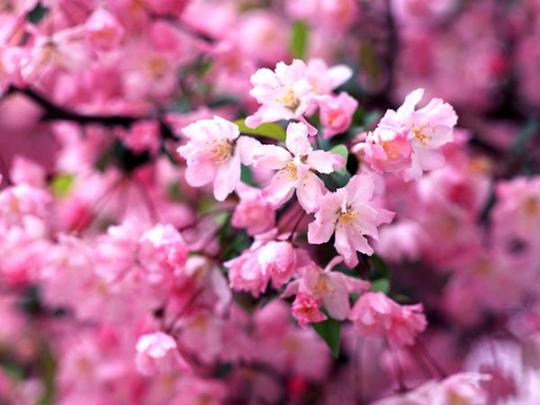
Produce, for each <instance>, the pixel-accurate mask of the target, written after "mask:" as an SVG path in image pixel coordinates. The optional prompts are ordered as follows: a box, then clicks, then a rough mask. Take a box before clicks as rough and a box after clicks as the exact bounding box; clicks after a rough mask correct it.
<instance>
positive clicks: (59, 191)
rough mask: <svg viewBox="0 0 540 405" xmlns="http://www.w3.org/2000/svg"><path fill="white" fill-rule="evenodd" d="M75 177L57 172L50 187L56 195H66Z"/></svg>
mask: <svg viewBox="0 0 540 405" xmlns="http://www.w3.org/2000/svg"><path fill="white" fill-rule="evenodd" d="M74 183H75V179H74V177H73V176H72V175H70V174H59V175H58V176H55V177H53V179H52V181H51V183H50V188H51V191H52V193H53V194H54V195H55V196H56V197H60V198H61V197H66V196H67V195H68V194H69V192H70V191H71V190H72V188H73V184H74Z"/></svg>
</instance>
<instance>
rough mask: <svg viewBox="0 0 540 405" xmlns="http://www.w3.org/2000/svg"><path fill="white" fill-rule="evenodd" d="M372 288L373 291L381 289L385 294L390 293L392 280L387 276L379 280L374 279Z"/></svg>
mask: <svg viewBox="0 0 540 405" xmlns="http://www.w3.org/2000/svg"><path fill="white" fill-rule="evenodd" d="M371 289H372V290H373V291H379V292H382V293H384V294H388V293H389V292H390V280H388V279H387V278H379V279H377V280H374V281H372V282H371Z"/></svg>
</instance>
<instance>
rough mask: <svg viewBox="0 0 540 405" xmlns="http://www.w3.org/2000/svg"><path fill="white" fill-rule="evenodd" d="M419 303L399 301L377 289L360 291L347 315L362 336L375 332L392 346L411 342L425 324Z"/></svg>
mask: <svg viewBox="0 0 540 405" xmlns="http://www.w3.org/2000/svg"><path fill="white" fill-rule="evenodd" d="M422 311H423V307H422V304H417V305H399V304H397V303H396V302H394V301H392V300H391V299H390V298H388V297H387V296H386V295H384V294H383V293H380V292H367V293H365V294H363V295H362V296H361V297H360V298H359V299H358V301H356V304H355V305H354V307H353V309H352V310H351V313H350V314H349V319H350V320H351V321H352V323H353V325H354V327H355V329H356V330H357V331H358V333H360V334H361V335H364V336H378V337H383V338H386V339H387V340H388V343H389V344H391V345H394V346H406V345H411V344H413V343H414V339H415V337H416V335H417V334H418V333H420V332H422V331H423V330H424V329H425V328H426V326H427V322H426V317H425V316H424V314H423V313H422Z"/></svg>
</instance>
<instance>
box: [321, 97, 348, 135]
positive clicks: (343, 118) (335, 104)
mask: <svg viewBox="0 0 540 405" xmlns="http://www.w3.org/2000/svg"><path fill="white" fill-rule="evenodd" d="M319 105H320V108H321V123H322V125H323V137H324V139H328V138H331V137H333V136H334V135H337V134H340V133H343V132H345V131H346V130H347V129H349V127H350V126H351V122H352V117H353V115H354V112H355V111H356V108H357V107H358V101H356V100H355V99H354V98H352V97H351V96H349V95H348V94H347V93H345V92H341V93H339V95H337V96H334V97H331V96H328V97H325V98H323V100H322V101H321V102H320V103H319Z"/></svg>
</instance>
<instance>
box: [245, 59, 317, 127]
mask: <svg viewBox="0 0 540 405" xmlns="http://www.w3.org/2000/svg"><path fill="white" fill-rule="evenodd" d="M251 84H252V85H253V89H251V91H250V94H251V95H252V96H253V97H255V99H256V100H257V102H259V103H260V104H262V105H261V107H260V108H259V109H258V110H257V112H256V113H255V114H253V115H251V116H249V117H247V118H246V125H247V126H248V127H250V128H256V127H257V126H259V125H260V124H262V123H264V122H273V121H279V120H291V119H300V118H301V117H302V115H303V114H304V113H305V112H306V110H307V109H308V107H309V106H310V104H311V102H312V100H313V97H314V93H313V91H312V86H311V84H310V82H309V80H308V77H307V66H306V64H305V63H304V62H302V61H301V60H298V59H295V60H293V62H292V63H291V64H290V65H287V64H285V63H284V62H279V63H278V64H277V65H276V68H275V71H272V70H270V69H267V68H263V69H259V70H257V72H255V74H253V75H252V76H251Z"/></svg>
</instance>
